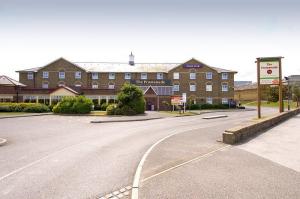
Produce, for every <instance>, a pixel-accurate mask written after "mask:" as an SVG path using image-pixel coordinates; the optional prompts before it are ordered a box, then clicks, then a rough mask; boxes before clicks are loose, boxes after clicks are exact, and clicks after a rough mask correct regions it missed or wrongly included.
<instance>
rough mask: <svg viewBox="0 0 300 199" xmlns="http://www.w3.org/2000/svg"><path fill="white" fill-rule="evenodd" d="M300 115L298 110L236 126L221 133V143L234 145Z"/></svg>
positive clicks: (299, 109)
mask: <svg viewBox="0 0 300 199" xmlns="http://www.w3.org/2000/svg"><path fill="white" fill-rule="evenodd" d="M299 113H300V108H298V109H295V110H292V111H289V112H284V113H280V114H278V115H276V116H273V117H270V118H267V119H263V120H260V121H258V122H255V123H250V124H247V125H244V126H237V127H234V128H231V129H228V130H225V132H224V133H223V142H224V143H226V144H236V143H238V142H240V141H242V140H245V139H246V138H249V137H251V136H253V135H255V134H257V133H259V132H262V131H264V130H267V129H268V128H270V127H272V126H276V125H277V124H279V123H281V122H283V121H285V120H287V119H289V118H291V117H293V116H295V115H297V114H299Z"/></svg>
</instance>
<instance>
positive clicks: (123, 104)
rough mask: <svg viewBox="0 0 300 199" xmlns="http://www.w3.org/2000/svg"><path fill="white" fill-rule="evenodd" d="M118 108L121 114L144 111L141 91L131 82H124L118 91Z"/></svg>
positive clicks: (133, 113) (134, 113)
mask: <svg viewBox="0 0 300 199" xmlns="http://www.w3.org/2000/svg"><path fill="white" fill-rule="evenodd" d="M118 108H120V109H121V110H120V112H118V113H119V114H121V115H136V114H142V113H144V112H145V99H144V95H143V91H142V90H141V89H140V88H139V87H137V86H135V85H132V84H124V85H123V87H122V88H121V92H120V93H118Z"/></svg>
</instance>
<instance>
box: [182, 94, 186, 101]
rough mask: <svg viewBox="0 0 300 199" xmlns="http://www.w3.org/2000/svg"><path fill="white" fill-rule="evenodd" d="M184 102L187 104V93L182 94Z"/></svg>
mask: <svg viewBox="0 0 300 199" xmlns="http://www.w3.org/2000/svg"><path fill="white" fill-rule="evenodd" d="M182 102H183V103H186V93H182Z"/></svg>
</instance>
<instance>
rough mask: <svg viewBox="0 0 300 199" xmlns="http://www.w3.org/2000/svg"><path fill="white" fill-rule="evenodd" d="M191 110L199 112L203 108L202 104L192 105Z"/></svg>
mask: <svg viewBox="0 0 300 199" xmlns="http://www.w3.org/2000/svg"><path fill="white" fill-rule="evenodd" d="M189 108H190V110H199V109H200V108H201V106H200V104H191V105H190V106H189Z"/></svg>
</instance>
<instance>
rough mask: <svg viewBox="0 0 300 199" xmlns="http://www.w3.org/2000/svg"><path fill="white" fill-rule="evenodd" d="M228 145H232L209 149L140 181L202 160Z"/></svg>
mask: <svg viewBox="0 0 300 199" xmlns="http://www.w3.org/2000/svg"><path fill="white" fill-rule="evenodd" d="M229 147H232V146H231V145H226V146H223V147H221V148H218V149H216V150H213V151H210V152H208V153H206V154H203V155H200V156H198V157H195V158H193V159H191V160H188V161H186V162H183V163H181V164H178V165H176V166H173V167H170V168H168V169H166V170H163V171H161V172H159V173H156V174H154V175H152V176H149V177H147V178H145V179H143V180H142V182H146V181H147V180H150V179H151V178H154V177H156V176H159V175H161V174H163V173H166V172H168V171H171V170H174V169H176V168H178V167H181V166H184V165H186V164H189V163H191V162H194V161H196V160H202V159H204V158H208V157H211V156H213V154H214V153H216V152H218V151H224V150H225V149H227V148H229Z"/></svg>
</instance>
